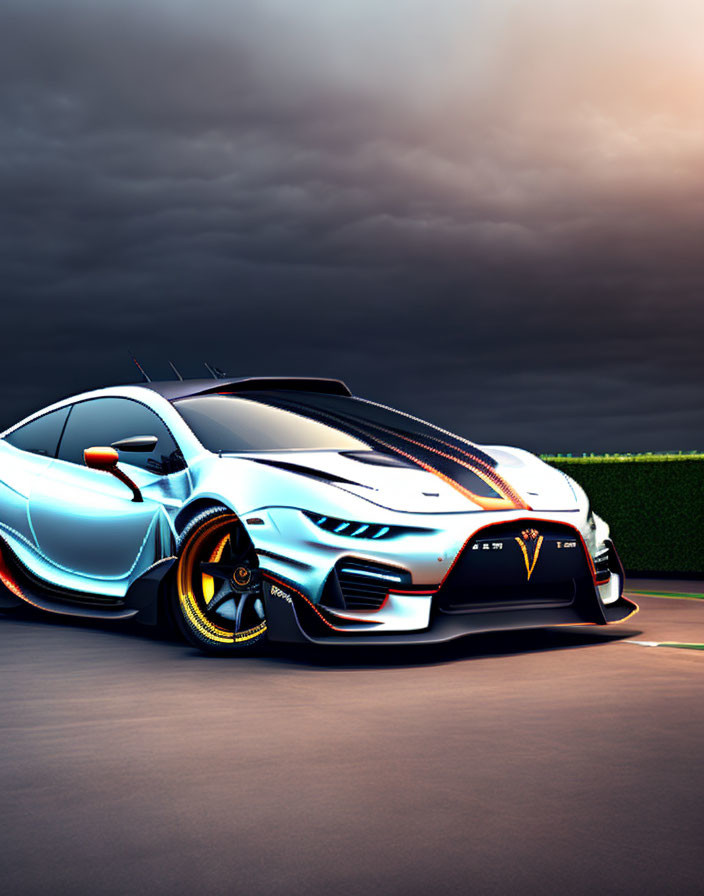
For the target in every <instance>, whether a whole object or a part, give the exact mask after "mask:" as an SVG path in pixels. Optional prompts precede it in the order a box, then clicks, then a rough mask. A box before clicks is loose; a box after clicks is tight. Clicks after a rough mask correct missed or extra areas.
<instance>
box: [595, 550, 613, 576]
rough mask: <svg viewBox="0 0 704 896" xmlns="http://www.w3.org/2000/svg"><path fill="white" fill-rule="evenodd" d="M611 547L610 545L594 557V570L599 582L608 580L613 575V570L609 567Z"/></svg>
mask: <svg viewBox="0 0 704 896" xmlns="http://www.w3.org/2000/svg"><path fill="white" fill-rule="evenodd" d="M609 553H610V551H609V549H608V547H606V548H604V549H603V550H601V551H599V553H598V554H597V555H596V556H595V557H594V572H595V573H596V580H597V583H600V584H601V583H603V582H608V581H609V578H610V577H611V570H610V568H609Z"/></svg>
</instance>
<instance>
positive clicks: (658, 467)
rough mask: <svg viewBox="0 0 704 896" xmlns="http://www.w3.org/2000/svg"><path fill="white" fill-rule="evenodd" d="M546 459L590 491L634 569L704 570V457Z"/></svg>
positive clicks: (625, 560) (691, 572) (692, 572)
mask: <svg viewBox="0 0 704 896" xmlns="http://www.w3.org/2000/svg"><path fill="white" fill-rule="evenodd" d="M544 459H545V460H547V461H548V463H550V464H552V466H554V467H557V468H558V469H560V470H562V471H563V472H565V473H567V474H568V476H571V477H572V478H573V479H576V480H577V482H579V484H580V485H581V486H582V488H583V489H584V490H585V491H586V493H587V494H588V495H589V498H590V500H591V502H592V507H593V508H594V511H595V512H596V513H598V514H599V516H601V517H603V518H604V519H605V520H606V521H607V523H608V524H609V525H610V526H611V535H612V538H613V540H614V543H615V545H616V548H617V550H618V552H619V554H620V556H621V560H622V561H623V565H624V566H625V568H626V570H627V571H628V572H631V573H633V572H642V573H680V574H682V575H701V574H702V573H704V457H702V456H701V455H699V456H692V455H690V456H687V455H669V456H664V455H637V456H634V457H627V456H623V455H621V456H613V457H608V456H601V457H575V458H566V457H545V458H544ZM666 460H671V461H672V462H663V461H666Z"/></svg>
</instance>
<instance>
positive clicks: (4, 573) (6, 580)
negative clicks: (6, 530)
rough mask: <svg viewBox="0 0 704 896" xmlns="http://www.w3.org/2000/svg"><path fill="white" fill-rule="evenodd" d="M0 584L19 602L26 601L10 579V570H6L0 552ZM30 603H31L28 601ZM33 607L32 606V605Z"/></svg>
mask: <svg viewBox="0 0 704 896" xmlns="http://www.w3.org/2000/svg"><path fill="white" fill-rule="evenodd" d="M0 582H2V583H3V585H4V586H5V587H6V588H7V590H8V591H11V592H12V593H13V594H14V595H15V597H19V598H20V600H27V598H26V597H25V596H24V593H23V591H22V589H21V588H20V586H19V585H18V584H17V582H16V581H15V580H14V579H13V578H12V575H11V574H10V570H9V569H8V568H7V563H6V562H5V558H4V557H3V555H2V553H1V552H0ZM28 603H31V601H28ZM32 606H34V604H33V605H32Z"/></svg>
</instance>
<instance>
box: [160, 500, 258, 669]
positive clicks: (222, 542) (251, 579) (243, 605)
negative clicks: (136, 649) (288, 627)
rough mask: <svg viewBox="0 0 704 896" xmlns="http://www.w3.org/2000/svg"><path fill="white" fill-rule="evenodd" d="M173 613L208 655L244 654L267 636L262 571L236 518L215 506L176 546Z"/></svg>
mask: <svg viewBox="0 0 704 896" xmlns="http://www.w3.org/2000/svg"><path fill="white" fill-rule="evenodd" d="M177 553H178V563H177V566H176V583H175V588H174V593H173V594H172V609H173V615H174V616H175V619H176V622H177V624H178V627H179V629H180V630H181V632H182V633H183V634H184V635H185V637H186V639H187V640H188V641H189V642H190V643H191V644H194V645H195V646H196V647H200V648H201V650H204V651H206V652H208V653H226V654H232V653H242V652H245V651H247V650H249V649H251V648H252V647H254V645H256V644H260V643H261V642H262V641H263V640H264V639H265V638H266V616H265V613H264V595H263V590H262V579H261V571H260V569H259V562H258V560H257V555H256V552H255V550H254V546H253V544H252V542H251V540H250V538H249V535H248V534H247V532H246V530H245V529H244V526H243V525H242V523H241V522H240V521H239V519H238V517H237V515H236V514H234V513H233V512H232V511H231V510H228V509H227V508H225V507H212V508H210V509H208V510H206V511H204V512H203V513H200V514H199V515H198V516H196V517H195V518H194V519H193V520H191V522H190V523H188V525H187V526H186V528H185V529H184V530H183V533H182V534H181V536H180V538H179V540H178V544H177Z"/></svg>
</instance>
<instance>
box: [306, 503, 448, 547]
mask: <svg viewBox="0 0 704 896" xmlns="http://www.w3.org/2000/svg"><path fill="white" fill-rule="evenodd" d="M302 513H303V515H304V516H305V517H306V518H307V519H309V520H310V521H311V522H312V523H313V524H314V525H315V526H317V527H318V529H322V530H323V531H324V532H329V533H330V534H331V535H343V536H345V537H346V538H372V539H375V540H378V539H380V538H394V537H395V536H397V535H408V534H410V533H413V532H428V531H432V530H428V529H419V528H417V527H411V526H385V525H383V524H382V523H364V522H360V521H359V520H343V519H338V518H337V517H332V516H324V515H323V514H321V513H311V512H310V511H308V510H304V511H302Z"/></svg>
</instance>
